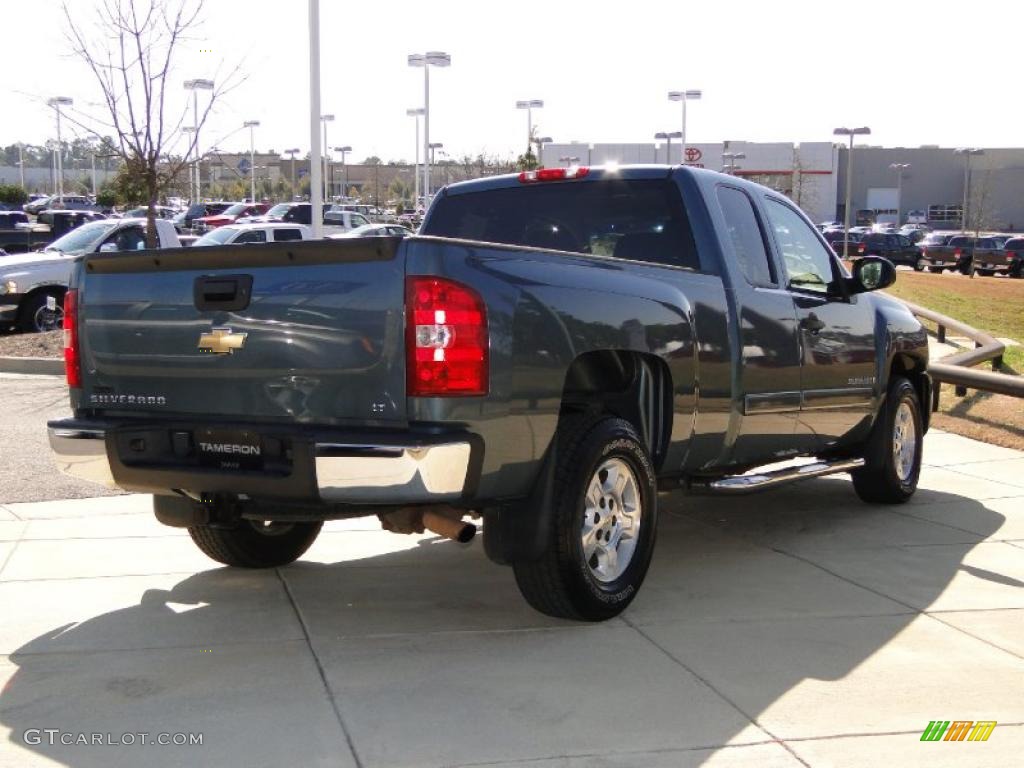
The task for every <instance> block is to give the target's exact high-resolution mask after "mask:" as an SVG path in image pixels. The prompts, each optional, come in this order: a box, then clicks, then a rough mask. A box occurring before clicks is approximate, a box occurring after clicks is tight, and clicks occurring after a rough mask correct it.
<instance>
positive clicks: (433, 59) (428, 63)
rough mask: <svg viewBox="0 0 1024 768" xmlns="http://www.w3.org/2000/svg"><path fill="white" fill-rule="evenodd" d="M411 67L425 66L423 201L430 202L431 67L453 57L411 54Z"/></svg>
mask: <svg viewBox="0 0 1024 768" xmlns="http://www.w3.org/2000/svg"><path fill="white" fill-rule="evenodd" d="M408 61H409V66H410V67H423V202H424V207H426V206H427V205H429V204H430V157H429V155H430V68H431V67H450V66H451V64H452V57H451V56H450V55H449V54H447V53H445V52H443V51H427V52H426V53H411V54H409V58H408Z"/></svg>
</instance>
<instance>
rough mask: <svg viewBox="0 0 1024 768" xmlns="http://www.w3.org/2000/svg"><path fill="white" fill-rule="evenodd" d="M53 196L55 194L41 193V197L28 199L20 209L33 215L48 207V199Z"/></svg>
mask: <svg viewBox="0 0 1024 768" xmlns="http://www.w3.org/2000/svg"><path fill="white" fill-rule="evenodd" d="M55 197H56V196H55V195H43V196H42V197H36V198H35V199H34V200H32V199H30V200H29V202H27V203H25V205H23V206H22V210H23V211H24V212H25V213H31V214H32V215H33V216H35V215H36V214H38V213H39V212H40V211H45V210H46V209H47V208H49V207H50V201H51V200H53V199H54V198H55Z"/></svg>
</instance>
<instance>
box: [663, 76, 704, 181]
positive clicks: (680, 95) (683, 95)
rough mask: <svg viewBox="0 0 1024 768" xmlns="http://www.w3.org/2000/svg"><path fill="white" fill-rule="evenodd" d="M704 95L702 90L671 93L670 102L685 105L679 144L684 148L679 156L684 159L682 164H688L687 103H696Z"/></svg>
mask: <svg viewBox="0 0 1024 768" xmlns="http://www.w3.org/2000/svg"><path fill="white" fill-rule="evenodd" d="M703 95H704V93H703V91H700V90H688V91H669V92H668V100H669V101H678V102H680V103H681V104H682V105H683V124H682V126H681V128H680V131H679V132H680V134H681V136H680V137H679V143H680V145H681V146H682V151H681V152H680V154H679V156H680V157H681V158H682V164H683V165H685V164H686V102H688V101H696V100H697V99H699V98H701V97H702V96H703Z"/></svg>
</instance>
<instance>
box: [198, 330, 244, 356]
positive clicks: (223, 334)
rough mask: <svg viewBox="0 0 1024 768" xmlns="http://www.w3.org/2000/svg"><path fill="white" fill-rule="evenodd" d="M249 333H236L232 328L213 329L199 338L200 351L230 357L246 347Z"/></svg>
mask: <svg viewBox="0 0 1024 768" xmlns="http://www.w3.org/2000/svg"><path fill="white" fill-rule="evenodd" d="M248 335H249V334H247V333H235V332H234V331H232V330H231V329H230V328H213V329H212V330H211V331H210V332H209V333H203V334H201V335H200V336H199V351H200V352H212V353H213V354H215V355H230V354H233V353H234V351H235V350H236V349H241V348H242V347H244V346H245V337H246V336H248Z"/></svg>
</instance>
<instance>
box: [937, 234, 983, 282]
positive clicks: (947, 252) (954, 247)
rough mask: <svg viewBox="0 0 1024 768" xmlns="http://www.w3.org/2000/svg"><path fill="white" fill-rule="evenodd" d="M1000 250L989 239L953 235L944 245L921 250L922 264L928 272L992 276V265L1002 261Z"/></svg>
mask: <svg viewBox="0 0 1024 768" xmlns="http://www.w3.org/2000/svg"><path fill="white" fill-rule="evenodd" d="M1000 251H1002V248H1000V247H999V244H998V243H997V242H996V241H995V240H994V239H993V238H991V237H973V236H971V235H953V236H952V237H950V238H949V240H948V241H947V242H946V243H945V244H944V245H934V246H933V245H928V246H925V247H923V248H922V263H923V264H924V265H925V266H927V267H928V270H929V271H930V272H941V271H942V270H944V269H955V270H957V271H958V272H960V273H961V274H964V275H969V274H970V273H971V271H972V270H973V271H975V272H977V273H978V274H979V275H986V276H987V275H992V274H993V273H994V272H995V267H994V264H996V263H998V262H1001V261H1003V257H1002V254H1001V253H1000Z"/></svg>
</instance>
